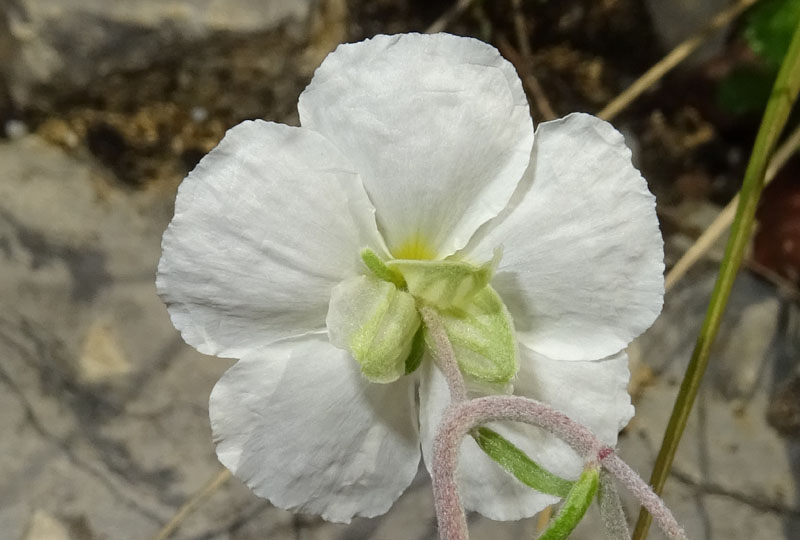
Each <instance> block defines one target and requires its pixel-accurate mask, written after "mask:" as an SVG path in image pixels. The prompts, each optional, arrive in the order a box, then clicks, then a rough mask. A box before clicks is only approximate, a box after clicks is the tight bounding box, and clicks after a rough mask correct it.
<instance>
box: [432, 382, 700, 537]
mask: <svg viewBox="0 0 800 540" xmlns="http://www.w3.org/2000/svg"><path fill="white" fill-rule="evenodd" d="M500 420H506V421H509V420H510V421H512V422H523V423H526V424H531V425H534V426H538V427H541V428H543V429H546V430H547V431H549V432H550V433H553V434H554V435H556V436H557V437H559V438H561V439H562V440H564V441H565V442H566V443H567V444H569V445H570V446H571V447H572V449H573V450H575V451H576V452H577V453H578V455H580V456H581V457H582V458H583V459H584V460H585V461H586V462H587V463H590V462H599V463H601V464H602V465H603V466H605V467H606V468H608V470H609V472H611V473H612V474H614V475H615V476H617V478H619V480H620V482H621V483H622V484H623V485H625V486H628V487H630V488H631V491H632V492H633V493H634V495H636V496H637V497H638V498H639V499H640V500H641V501H642V504H643V505H644V506H645V507H646V508H647V509H648V510H650V511H651V512H652V513H653V515H654V516H656V515H657V516H658V517H657V518H656V519H658V524H659V526H661V528H662V529H663V530H664V532H665V533H666V534H667V535H668V536H669V537H670V538H672V539H674V540H685V539H686V536H685V535H684V534H683V531H682V530H681V528H680V526H679V525H678V524H677V522H676V521H675V519H674V518H673V517H672V514H671V513H670V511H669V510H668V509H667V508H666V507H665V506H664V504H663V503H662V502H661V500H660V499H659V498H658V497H657V496H655V494H654V493H653V492H652V490H650V489H649V487H648V486H647V485H646V484H645V483H644V482H643V481H642V480H641V478H639V477H638V476H637V475H636V473H634V472H633V470H632V469H631V468H630V467H628V466H627V465H625V463H624V462H622V460H620V459H619V458H618V457H617V456H616V454H615V453H614V450H613V449H612V448H610V447H609V446H606V445H604V444H603V443H602V442H601V441H599V440H598V439H597V438H596V437H595V436H594V435H593V434H592V432H591V431H589V430H588V429H587V428H585V427H584V426H582V425H580V424H578V423H576V422H574V421H572V420H570V418H569V417H567V416H566V415H565V414H563V413H561V412H559V411H557V410H555V409H553V408H551V407H549V406H547V405H545V404H544V403H541V402H539V401H536V400H533V399H529V398H525V397H520V396H488V397H483V398H478V399H473V400H469V401H463V402H454V403H453V404H451V405H450V406H449V407H448V408H447V410H446V411H445V413H444V416H443V418H442V422H441V424H440V425H439V431H438V433H437V434H436V439H435V441H434V447H433V494H434V500H435V505H436V516H437V519H438V522H439V536H440V538H441V540H467V539H468V538H469V531H468V529H467V519H466V515H465V514H464V507H463V505H462V504H461V497H460V496H459V494H458V484H457V482H456V470H457V468H458V452H459V449H460V446H461V441H462V440H463V438H464V437H465V436H466V434H467V433H468V432H469V431H470V430H471V429H473V428H475V427H477V426H479V425H481V424H485V423H488V422H494V421H500Z"/></svg>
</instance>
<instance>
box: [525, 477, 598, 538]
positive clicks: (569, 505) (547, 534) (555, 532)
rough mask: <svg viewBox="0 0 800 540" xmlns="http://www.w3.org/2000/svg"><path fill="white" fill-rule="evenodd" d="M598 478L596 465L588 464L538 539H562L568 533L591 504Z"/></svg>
mask: <svg viewBox="0 0 800 540" xmlns="http://www.w3.org/2000/svg"><path fill="white" fill-rule="evenodd" d="M599 478H600V468H599V467H598V466H597V465H589V466H587V467H586V468H585V469H584V470H583V472H582V473H581V476H580V478H578V480H577V481H576V482H575V484H574V485H573V486H572V489H570V490H569V493H568V494H567V497H566V498H565V499H564V503H563V504H562V505H561V508H560V509H559V510H558V513H557V514H556V515H555V517H554V518H553V519H552V521H550V524H549V525H548V527H547V529H546V530H545V531H544V532H543V533H542V535H541V536H540V537H539V539H538V540H564V539H566V538H567V537H568V536H569V535H570V533H571V532H572V531H573V530H574V529H575V527H577V526H578V523H580V521H581V519H583V516H584V514H586V510H588V509H589V506H591V504H592V500H593V499H594V496H595V493H597V484H598V482H599Z"/></svg>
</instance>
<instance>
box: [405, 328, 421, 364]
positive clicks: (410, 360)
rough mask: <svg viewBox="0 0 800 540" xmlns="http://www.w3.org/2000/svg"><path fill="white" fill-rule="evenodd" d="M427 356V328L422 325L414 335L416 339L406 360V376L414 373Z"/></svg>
mask: <svg viewBox="0 0 800 540" xmlns="http://www.w3.org/2000/svg"><path fill="white" fill-rule="evenodd" d="M424 354H425V328H424V327H423V326H422V325H420V326H419V328H418V329H417V333H416V334H414V339H413V341H412V342H411V352H409V353H408V357H407V358H406V375H410V374H411V373H414V372H415V371H416V370H417V368H418V367H419V365H420V364H421V363H422V357H423V355H424Z"/></svg>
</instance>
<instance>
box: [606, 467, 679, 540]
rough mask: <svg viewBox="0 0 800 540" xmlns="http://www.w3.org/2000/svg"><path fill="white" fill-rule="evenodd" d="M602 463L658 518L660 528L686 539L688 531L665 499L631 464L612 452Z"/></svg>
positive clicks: (675, 537) (676, 539)
mask: <svg viewBox="0 0 800 540" xmlns="http://www.w3.org/2000/svg"><path fill="white" fill-rule="evenodd" d="M600 464H601V465H602V466H603V467H604V468H605V469H606V470H607V471H608V472H610V473H611V474H613V475H614V476H615V477H616V478H617V480H619V483H620V484H622V485H623V486H625V487H626V488H628V490H630V492H631V493H633V494H634V495H635V496H636V498H637V499H638V500H639V502H640V503H641V504H642V506H644V507H645V508H647V511H648V512H650V515H652V516H653V519H655V520H656V523H657V524H658V526H659V528H661V530H662V531H664V534H666V535H667V536H668V537H669V538H672V539H674V540H686V533H685V532H684V531H683V529H682V528H681V526H680V525H678V522H677V521H676V520H675V517H674V516H673V515H672V512H670V511H669V508H667V507H666V505H665V504H664V501H662V500H661V498H660V497H659V496H658V495H656V493H655V491H653V488H651V487H650V486H649V485H648V484H647V483H646V482H645V481H644V480H642V478H641V477H640V476H639V475H638V474H636V472H635V471H634V470H633V469H631V467H630V465H628V464H627V463H625V462H624V461H622V459H620V457H619V456H618V455H616V454H611V455H609V456H607V457H605V458H603V459H601V460H600Z"/></svg>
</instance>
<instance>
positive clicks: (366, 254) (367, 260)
mask: <svg viewBox="0 0 800 540" xmlns="http://www.w3.org/2000/svg"><path fill="white" fill-rule="evenodd" d="M361 260H362V261H364V265H366V267H367V268H369V270H370V272H372V273H373V274H374V275H375V277H376V278H378V279H382V280H383V281H388V282H389V283H394V284H395V286H396V287H397V288H398V289H405V288H406V282H405V280H404V279H403V276H402V275H400V274H399V273H398V272H396V271H394V270H392V269H391V268H389V267H388V266H386V263H385V262H384V261H383V259H381V258H380V257H378V254H377V253H375V252H374V251H372V250H371V249H369V248H364V249H362V250H361Z"/></svg>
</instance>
